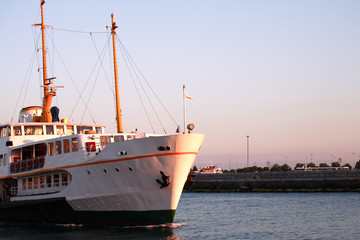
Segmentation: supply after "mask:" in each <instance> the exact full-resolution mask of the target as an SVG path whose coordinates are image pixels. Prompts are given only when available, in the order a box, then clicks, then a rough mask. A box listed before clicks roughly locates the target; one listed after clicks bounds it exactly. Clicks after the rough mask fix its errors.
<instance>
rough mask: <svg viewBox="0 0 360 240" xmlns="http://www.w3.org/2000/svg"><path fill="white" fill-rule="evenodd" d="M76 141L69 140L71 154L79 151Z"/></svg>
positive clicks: (75, 139) (74, 139) (73, 139)
mask: <svg viewBox="0 0 360 240" xmlns="http://www.w3.org/2000/svg"><path fill="white" fill-rule="evenodd" d="M78 146H79V145H78V139H77V138H72V139H71V148H72V151H73V152H77V151H78V150H79V147H78Z"/></svg>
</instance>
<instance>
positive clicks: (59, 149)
mask: <svg viewBox="0 0 360 240" xmlns="http://www.w3.org/2000/svg"><path fill="white" fill-rule="evenodd" d="M55 149H56V150H55V152H56V154H61V141H56V142H55Z"/></svg>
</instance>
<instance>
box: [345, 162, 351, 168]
mask: <svg viewBox="0 0 360 240" xmlns="http://www.w3.org/2000/svg"><path fill="white" fill-rule="evenodd" d="M343 167H348V168H349V169H351V168H352V166H351V165H350V163H345V164H344V165H343Z"/></svg>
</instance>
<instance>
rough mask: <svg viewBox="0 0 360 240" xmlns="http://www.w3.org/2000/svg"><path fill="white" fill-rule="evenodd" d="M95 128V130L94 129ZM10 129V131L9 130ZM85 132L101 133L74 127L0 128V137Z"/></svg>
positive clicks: (83, 127) (100, 131)
mask: <svg viewBox="0 0 360 240" xmlns="http://www.w3.org/2000/svg"><path fill="white" fill-rule="evenodd" d="M94 128H95V129H94ZM11 129H12V130H11ZM87 130H95V132H96V133H103V132H102V127H96V126H94V127H93V126H76V125H42V126H13V127H12V128H11V127H10V126H7V127H2V128H0V137H6V136H11V135H13V136H22V135H64V133H66V135H73V134H84V133H85V132H86V131H87Z"/></svg>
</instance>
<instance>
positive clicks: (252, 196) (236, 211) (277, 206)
mask: <svg viewBox="0 0 360 240" xmlns="http://www.w3.org/2000/svg"><path fill="white" fill-rule="evenodd" d="M359 238H360V194H359V193H183V195H182V197H181V200H180V203H179V207H178V211H177V213H176V217H175V223H174V224H170V225H161V226H145V227H134V228H118V227H89V226H81V225H71V224H69V225H50V224H26V223H5V222H0V239H37V240H41V239H71V240H74V239H104V240H105V239H207V240H208V239H359Z"/></svg>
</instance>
